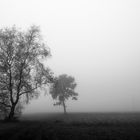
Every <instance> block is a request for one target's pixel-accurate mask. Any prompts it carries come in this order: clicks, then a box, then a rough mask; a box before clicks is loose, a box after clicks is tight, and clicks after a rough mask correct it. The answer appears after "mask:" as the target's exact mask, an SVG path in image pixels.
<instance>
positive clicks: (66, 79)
mask: <svg viewBox="0 0 140 140" xmlns="http://www.w3.org/2000/svg"><path fill="white" fill-rule="evenodd" d="M76 85H77V84H76V83H75V79H74V77H71V76H68V75H66V74H63V75H60V76H59V77H56V78H55V80H54V84H53V85H52V86H51V88H50V94H51V95H52V98H53V99H55V100H57V101H56V103H55V104H54V105H62V106H63V108H64V114H66V100H68V99H69V98H70V97H71V98H72V100H77V96H78V93H76V92H75V91H74V90H75V87H76Z"/></svg>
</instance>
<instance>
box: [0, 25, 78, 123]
mask: <svg viewBox="0 0 140 140" xmlns="http://www.w3.org/2000/svg"><path fill="white" fill-rule="evenodd" d="M50 56H51V53H50V48H48V47H47V45H46V44H45V43H44V41H43V39H42V36H41V33H40V29H39V27H38V26H31V27H30V28H29V29H28V30H27V31H21V30H19V29H17V28H16V27H15V26H14V27H12V28H3V29H1V30H0V116H2V117H3V118H5V119H6V120H8V121H12V120H14V119H16V117H17V116H19V115H20V114H21V113H22V108H23V106H24V104H27V103H29V101H30V100H31V99H33V98H37V97H39V95H40V91H41V90H43V87H45V86H48V85H49V86H48V87H49V88H50V92H49V93H50V94H51V96H52V98H53V99H54V100H55V101H56V102H55V103H54V105H62V106H63V108H64V113H66V100H68V99H69V98H70V97H71V98H72V99H73V100H77V96H78V93H76V92H75V91H74V90H75V87H76V85H77V84H76V82H75V79H74V77H72V76H68V75H67V74H62V75H60V76H58V77H56V76H54V73H53V72H52V70H51V69H50V68H48V67H45V66H44V64H43V63H42V62H43V61H42V60H45V59H48V58H49V57H50ZM40 89H41V90H40Z"/></svg>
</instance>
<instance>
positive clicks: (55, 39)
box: [0, 0, 140, 113]
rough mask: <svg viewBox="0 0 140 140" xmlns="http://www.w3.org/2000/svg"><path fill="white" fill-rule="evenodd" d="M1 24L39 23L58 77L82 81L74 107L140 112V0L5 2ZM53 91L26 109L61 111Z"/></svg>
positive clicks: (71, 105) (71, 107) (71, 106)
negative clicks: (54, 104)
mask: <svg viewBox="0 0 140 140" xmlns="http://www.w3.org/2000/svg"><path fill="white" fill-rule="evenodd" d="M0 2H1V3H0V28H3V27H6V26H8V27H10V26H12V25H14V24H15V25H16V26H17V27H19V28H22V29H25V30H26V29H28V27H29V26H30V25H33V24H35V25H39V26H40V28H41V32H42V35H43V39H44V40H45V41H46V42H47V45H48V46H49V47H50V49H51V54H52V57H51V58H49V59H48V60H47V61H46V62H45V63H46V65H48V66H49V67H50V68H51V69H52V70H53V71H54V73H55V75H56V76H58V75H60V74H63V73H66V74H68V75H71V76H74V77H75V80H76V82H77V84H78V85H77V88H76V91H77V92H78V93H79V97H78V100H77V101H68V103H67V109H68V111H69V112H70V111H86V112H87V111H92V112H97V111H140V86H139V85H140V16H139V15H140V2H139V0H94V1H93V0H70V1H67V0H59V1H58V0H51V1H50V0H12V1H9V0H1V1H0ZM53 102H54V101H53V99H52V98H51V97H50V96H49V93H48V95H46V96H44V94H43V93H42V94H41V96H40V97H39V98H38V99H36V100H32V101H31V102H30V104H29V105H27V106H25V109H24V113H36V112H59V111H63V109H62V108H61V107H54V106H53Z"/></svg>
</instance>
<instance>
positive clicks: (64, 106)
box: [63, 101, 67, 114]
mask: <svg viewBox="0 0 140 140" xmlns="http://www.w3.org/2000/svg"><path fill="white" fill-rule="evenodd" d="M63 108H64V114H67V111H66V105H65V102H64V101H63Z"/></svg>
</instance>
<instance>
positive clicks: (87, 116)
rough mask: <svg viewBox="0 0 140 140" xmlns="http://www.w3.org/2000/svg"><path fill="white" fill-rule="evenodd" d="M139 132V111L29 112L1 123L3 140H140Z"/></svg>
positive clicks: (0, 135)
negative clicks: (16, 119) (65, 113)
mask: <svg viewBox="0 0 140 140" xmlns="http://www.w3.org/2000/svg"><path fill="white" fill-rule="evenodd" d="M139 132H140V114H139V113H70V114H67V115H66V116H64V115H63V114H61V113H59V114H56V113H53V114H50V113H49V114H30V115H23V116H22V117H21V119H20V121H19V122H11V123H9V122H8V123H5V122H0V140H26V139H27V140H51V139H52V140H63V139H65V140H79V139H80V140H88V139H89V140H90V139H91V140H102V139H103V140H136V139H138V140H139V139H140V133H139Z"/></svg>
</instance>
